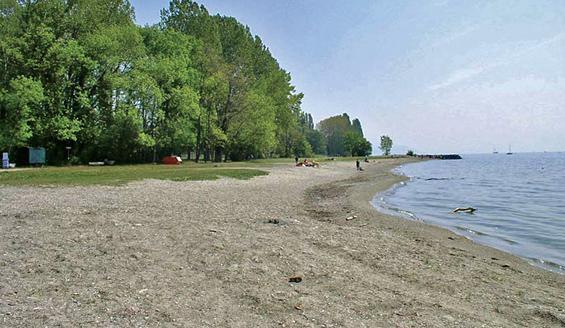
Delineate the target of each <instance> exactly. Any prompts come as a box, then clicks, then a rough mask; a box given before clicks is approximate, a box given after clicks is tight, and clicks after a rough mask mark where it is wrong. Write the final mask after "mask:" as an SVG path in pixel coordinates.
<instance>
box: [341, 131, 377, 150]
mask: <svg viewBox="0 0 565 328" xmlns="http://www.w3.org/2000/svg"><path fill="white" fill-rule="evenodd" d="M343 143H344V146H345V148H346V149H347V150H348V152H349V154H351V156H368V155H371V152H372V151H373V146H372V145H371V143H370V142H369V141H368V140H367V139H365V138H363V137H362V136H361V135H359V133H358V131H350V132H347V134H346V135H345V138H344V141H343Z"/></svg>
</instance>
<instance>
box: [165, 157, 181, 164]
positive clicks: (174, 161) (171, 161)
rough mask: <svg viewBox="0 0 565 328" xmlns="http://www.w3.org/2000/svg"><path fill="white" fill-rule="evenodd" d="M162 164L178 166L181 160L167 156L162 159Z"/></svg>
mask: <svg viewBox="0 0 565 328" xmlns="http://www.w3.org/2000/svg"><path fill="white" fill-rule="evenodd" d="M162 162H163V164H167V165H180V164H182V159H181V158H180V157H179V156H167V157H164V158H163V160H162Z"/></svg>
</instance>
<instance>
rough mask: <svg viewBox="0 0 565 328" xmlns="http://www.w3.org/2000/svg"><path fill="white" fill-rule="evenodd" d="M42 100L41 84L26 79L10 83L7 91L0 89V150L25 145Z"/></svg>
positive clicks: (18, 79)
mask: <svg viewBox="0 0 565 328" xmlns="http://www.w3.org/2000/svg"><path fill="white" fill-rule="evenodd" d="M43 99H44V96H43V88H42V86H41V83H40V82H38V81H35V80H33V79H30V78H26V77H18V78H15V79H13V80H12V81H10V84H9V87H8V90H1V89H0V149H10V148H12V147H20V146H23V145H25V144H26V143H27V141H28V140H29V139H30V138H31V137H32V136H33V130H34V128H36V126H35V124H34V123H35V117H36V116H37V115H38V114H39V105H40V104H41V102H42V101H43Z"/></svg>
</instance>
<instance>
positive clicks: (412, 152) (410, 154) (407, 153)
mask: <svg viewBox="0 0 565 328" xmlns="http://www.w3.org/2000/svg"><path fill="white" fill-rule="evenodd" d="M415 155H416V154H415V153H414V151H413V150H409V151H408V152H406V156H415Z"/></svg>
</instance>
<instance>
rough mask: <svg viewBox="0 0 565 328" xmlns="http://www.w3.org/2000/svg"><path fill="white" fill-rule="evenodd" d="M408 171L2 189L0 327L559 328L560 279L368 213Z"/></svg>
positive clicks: (288, 167)
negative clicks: (378, 196)
mask: <svg viewBox="0 0 565 328" xmlns="http://www.w3.org/2000/svg"><path fill="white" fill-rule="evenodd" d="M416 160H417V159H411V158H395V159H377V160H372V161H371V162H370V163H367V164H363V168H364V171H362V172H359V171H356V170H355V163H354V162H340V161H336V162H328V163H323V164H322V166H321V167H320V168H307V167H301V168H299V167H294V166H293V165H292V164H285V165H270V166H269V167H265V168H261V169H265V170H267V171H269V175H266V176H258V177H254V178H251V179H249V180H236V179H233V178H221V179H218V180H212V181H182V182H177V181H163V180H144V181H138V182H130V183H128V184H125V185H123V186H68V187H57V188H38V187H26V186H4V187H2V188H0V199H1V200H2V201H0V249H2V256H1V257H0V326H57V325H62V326H99V327H107V326H157V325H159V326H165V327H168V326H171V327H176V326H178V327H184V326H188V327H192V326H198V327H362V326H367V327H563V326H565V310H564V309H565V294H564V292H563V291H564V290H565V276H563V275H559V274H556V273H552V272H549V271H545V270H542V269H540V268H537V267H534V266H532V265H530V264H529V263H527V262H526V261H524V260H522V259H520V258H518V257H515V256H512V255H510V254H507V253H504V252H501V251H498V250H495V249H492V248H489V247H486V246H481V245H478V244H476V243H473V242H472V241H470V240H468V239H466V238H464V237H460V236H458V235H456V234H454V233H452V232H450V231H448V230H445V229H442V228H439V227H435V226H431V225H427V224H424V223H421V222H414V221H409V220H404V219H401V218H397V217H393V216H389V215H385V214H382V213H380V212H378V211H377V210H375V209H374V208H373V207H372V205H371V203H370V200H371V199H372V198H373V197H374V195H375V194H377V193H378V192H381V191H384V190H386V189H388V188H390V187H391V186H393V185H394V184H396V183H399V182H400V181H402V179H404V178H403V177H401V176H397V175H394V174H392V173H391V170H392V169H393V168H394V167H396V166H398V165H401V164H404V163H408V162H413V161H416ZM254 168H255V167H254ZM291 278H292V279H291ZM298 278H300V279H298ZM291 281H294V282H291Z"/></svg>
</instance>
